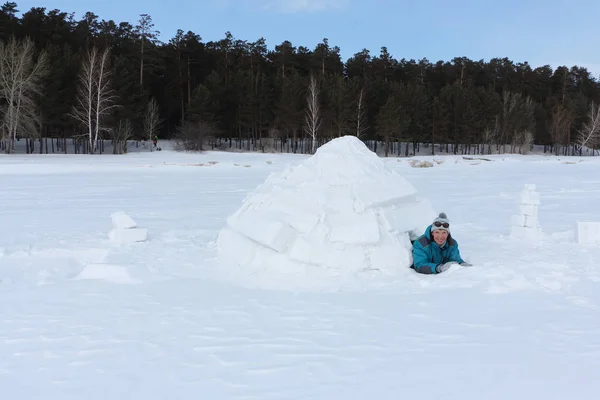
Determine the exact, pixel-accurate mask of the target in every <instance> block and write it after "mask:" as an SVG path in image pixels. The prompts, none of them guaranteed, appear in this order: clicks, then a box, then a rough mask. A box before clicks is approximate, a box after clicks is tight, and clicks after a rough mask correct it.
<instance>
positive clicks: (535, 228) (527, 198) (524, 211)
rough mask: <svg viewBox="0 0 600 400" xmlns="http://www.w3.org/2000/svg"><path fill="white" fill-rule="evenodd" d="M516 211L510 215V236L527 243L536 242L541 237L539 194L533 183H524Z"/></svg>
mask: <svg viewBox="0 0 600 400" xmlns="http://www.w3.org/2000/svg"><path fill="white" fill-rule="evenodd" d="M517 203H518V212H517V213H516V214H514V215H512V216H511V218H510V225H511V236H512V237H513V238H515V239H517V240H522V241H524V242H528V243H537V242H539V240H540V239H541V229H540V226H539V221H538V205H539V204H540V195H539V193H537V192H536V191H535V185H534V184H526V185H525V187H524V189H523V191H522V192H521V194H520V196H519V199H518V202H517Z"/></svg>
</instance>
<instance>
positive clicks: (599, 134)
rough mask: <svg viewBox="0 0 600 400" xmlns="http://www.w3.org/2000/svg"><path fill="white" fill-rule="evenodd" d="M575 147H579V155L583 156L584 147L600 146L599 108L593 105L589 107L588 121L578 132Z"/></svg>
mask: <svg viewBox="0 0 600 400" xmlns="http://www.w3.org/2000/svg"><path fill="white" fill-rule="evenodd" d="M577 145H578V146H579V155H582V154H583V148H584V147H585V146H587V147H591V148H595V147H596V146H598V145H600V107H599V106H597V105H595V104H594V103H592V104H591V105H590V111H589V113H588V119H587V121H586V122H585V123H584V124H583V126H582V128H581V130H580V131H579V138H578V140H577ZM593 154H594V152H593V151H592V155H593Z"/></svg>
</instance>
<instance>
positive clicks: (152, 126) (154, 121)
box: [144, 98, 161, 151]
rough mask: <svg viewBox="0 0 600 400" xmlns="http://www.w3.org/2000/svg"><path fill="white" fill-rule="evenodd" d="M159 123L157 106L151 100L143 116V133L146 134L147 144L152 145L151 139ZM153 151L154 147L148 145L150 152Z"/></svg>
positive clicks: (154, 101) (154, 100)
mask: <svg viewBox="0 0 600 400" xmlns="http://www.w3.org/2000/svg"><path fill="white" fill-rule="evenodd" d="M160 122H161V121H160V115H159V109H158V104H157V103H156V99H154V98H152V99H150V101H149V102H148V107H147V108H146V114H145V116H144V132H145V133H146V136H147V138H148V141H149V143H152V139H153V138H154V136H155V135H156V132H157V131H158V128H159V126H160ZM153 150H154V146H152V145H150V151H153Z"/></svg>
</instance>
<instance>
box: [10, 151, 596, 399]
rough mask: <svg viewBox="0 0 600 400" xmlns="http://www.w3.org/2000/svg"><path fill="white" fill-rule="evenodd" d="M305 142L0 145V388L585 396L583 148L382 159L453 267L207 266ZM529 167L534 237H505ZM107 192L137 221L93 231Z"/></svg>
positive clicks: (591, 317)
mask: <svg viewBox="0 0 600 400" xmlns="http://www.w3.org/2000/svg"><path fill="white" fill-rule="evenodd" d="M307 158H308V157H306V156H294V155H273V154H231V153H211V152H209V153H205V154H201V155H198V154H178V153H173V152H168V151H162V152H156V153H146V154H143V153H140V154H135V155H134V154H131V155H122V156H112V155H102V156H89V155H81V156H79V155H67V156H64V155H56V156H52V155H47V156H46V155H44V156H40V155H28V156H27V155H23V156H17V155H13V156H4V155H2V156H0V179H2V186H1V189H0V193H1V195H2V208H1V210H0V222H1V224H2V225H1V226H2V230H1V231H0V282H1V283H0V310H1V311H0V317H1V322H0V327H1V329H0V393H2V398H3V399H4V398H6V399H45V400H59V399H60V400H70V399H140V400H142V399H143V400H149V399H198V398H203V399H278V400H283V399H365V398H373V399H398V398H412V399H440V398H443V399H460V400H470V399H477V400H479V399H527V400H530V399H532V398H539V399H545V400H551V399H566V398H569V399H571V398H572V399H591V398H596V397H597V395H598V392H599V391H600V381H599V380H598V379H597V377H598V371H600V323H599V322H598V321H600V312H599V304H600V301H599V300H600V290H599V289H600V262H599V261H598V251H599V249H600V248H599V247H598V245H579V244H577V243H576V230H577V224H576V221H597V215H598V213H597V207H598V203H599V201H600V177H599V175H598V170H599V169H600V159H596V158H588V157H583V158H580V157H572V158H566V157H560V158H556V157H542V156H510V157H509V156H492V157H486V158H490V159H491V160H492V161H480V160H465V159H462V157H454V156H444V157H441V156H436V157H420V158H418V159H419V160H423V161H430V162H431V163H432V165H433V167H432V168H412V167H411V165H410V164H409V160H410V159H394V158H390V159H386V160H384V162H385V164H386V165H387V166H388V168H390V169H391V170H393V171H396V172H398V173H399V174H400V175H401V176H403V177H405V178H406V179H407V180H408V181H409V182H410V183H411V185H413V186H414V188H415V189H416V191H417V192H418V193H419V194H420V195H422V196H423V197H425V198H427V199H430V200H431V202H432V205H433V207H434V208H435V209H436V210H439V211H445V212H446V213H447V214H448V217H449V218H450V220H451V222H452V233H453V236H454V237H455V238H456V239H457V240H458V241H459V244H460V246H461V250H462V253H463V256H464V258H465V259H466V260H467V261H470V262H472V263H473V264H475V265H474V266H473V267H472V268H456V269H451V270H449V271H448V272H446V273H444V274H439V275H418V274H416V273H407V274H406V275H402V276H398V277H395V278H394V277H390V278H389V279H385V280H373V281H369V280H368V279H367V278H365V280H364V282H363V285H362V286H361V287H357V286H355V287H352V288H348V287H346V286H344V285H343V284H341V282H338V283H339V284H340V287H339V289H340V290H339V291H337V292H336V291H335V283H332V284H331V285H330V286H329V287H327V289H328V290H327V291H323V292H316V291H314V290H310V289H311V288H310V287H307V283H308V282H310V281H309V280H308V278H309V277H307V276H305V277H304V279H302V281H303V282H299V285H298V287H297V288H296V289H294V290H292V289H291V287H290V284H289V283H287V288H286V287H285V286H284V287H282V289H281V290H265V289H258V288H251V287H243V286H244V281H243V278H238V279H233V277H230V276H223V275H221V274H220V271H221V270H220V269H219V265H218V263H216V262H215V260H217V259H218V257H217V256H218V247H217V237H218V235H219V232H220V231H221V229H222V228H223V226H224V225H225V224H226V221H227V218H228V216H230V215H232V214H233V213H235V211H236V210H238V209H239V208H240V205H241V204H243V202H244V199H245V198H246V197H247V196H248V195H249V194H250V193H251V192H252V191H254V190H255V189H256V187H257V186H259V185H261V184H263V183H264V182H265V181H266V179H267V177H268V176H269V175H270V174H271V173H279V172H280V171H282V170H285V169H286V168H287V167H293V166H297V165H301V164H302V163H303V162H305V161H306V160H307ZM530 183H533V184H536V189H537V192H539V193H540V200H541V201H540V205H539V208H538V218H539V222H540V224H541V226H543V228H544V229H543V233H542V237H541V240H540V243H539V244H538V245H537V247H536V248H535V249H534V248H532V247H531V246H530V245H529V244H527V243H526V242H523V241H519V240H516V239H514V238H511V237H510V216H511V215H512V214H513V213H514V212H515V209H516V207H517V204H518V202H519V200H520V195H521V191H522V188H523V185H524V184H530ZM116 211H124V212H126V213H127V214H128V215H130V216H131V217H132V218H133V219H134V220H135V221H136V222H137V223H139V225H140V226H143V227H144V228H147V229H148V231H149V237H148V240H147V241H145V242H139V243H131V244H125V245H122V244H117V243H113V242H111V241H110V240H109V238H108V237H107V232H108V231H109V230H110V229H111V228H112V223H111V218H110V215H111V213H113V212H116ZM424 228H425V227H423V229H424ZM290 279H296V278H290ZM299 280H300V279H299ZM313 282H314V280H313ZM332 282H335V281H333V280H332ZM272 286H275V285H272ZM303 286H304V287H305V289H304V290H303V289H301V288H302V287H303ZM350 289H351V290H350Z"/></svg>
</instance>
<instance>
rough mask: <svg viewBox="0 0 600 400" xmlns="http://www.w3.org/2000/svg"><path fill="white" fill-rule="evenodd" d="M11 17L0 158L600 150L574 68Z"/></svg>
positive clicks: (48, 15)
mask: <svg viewBox="0 0 600 400" xmlns="http://www.w3.org/2000/svg"><path fill="white" fill-rule="evenodd" d="M19 13H20V11H19V10H18V6H17V4H16V3H13V2H8V3H5V4H4V5H3V6H2V7H1V8H0V57H1V60H0V102H1V106H2V138H3V141H2V148H3V150H5V151H6V152H11V151H12V149H14V142H15V140H18V139H20V138H24V140H26V141H27V143H28V145H27V149H32V150H33V148H34V142H35V143H37V141H39V143H40V149H41V144H42V143H43V139H44V138H48V137H50V138H54V139H55V140H58V139H62V140H64V143H66V140H67V138H69V139H70V140H74V141H76V142H77V141H79V142H80V143H81V145H82V146H83V151H84V152H89V153H95V152H99V151H100V152H101V151H103V148H102V147H98V146H97V143H99V140H101V139H110V140H112V142H113V144H114V146H113V149H114V150H113V151H114V152H115V153H120V152H123V151H126V143H127V141H128V140H152V139H153V138H155V137H156V136H157V137H159V138H161V139H177V141H178V143H179V144H180V145H181V146H183V148H186V149H191V150H201V149H203V148H207V146H210V148H214V147H215V146H218V145H219V146H221V147H223V146H224V147H227V146H231V147H233V146H242V143H244V144H248V143H251V144H252V148H253V149H259V150H260V149H263V150H264V149H265V148H266V147H267V146H270V147H272V148H279V149H281V150H282V151H284V149H287V150H286V151H300V149H304V150H303V151H305V150H306V149H307V148H308V149H310V150H308V151H314V149H315V148H316V147H317V146H318V144H319V143H322V142H324V141H326V140H328V139H330V138H333V137H338V136H341V135H347V134H351V135H356V136H358V137H360V138H361V139H364V140H370V141H373V140H376V141H381V142H382V143H383V146H384V147H385V149H386V150H385V154H387V149H393V148H398V146H397V144H398V143H400V142H401V143H405V144H407V145H405V146H403V147H402V148H403V149H404V153H405V154H406V155H408V154H411V153H413V152H414V151H416V150H417V149H418V147H419V145H420V144H425V145H429V144H431V146H428V147H431V149H432V151H433V149H434V148H438V149H439V148H440V146H439V145H440V144H441V145H442V147H441V148H445V149H446V150H447V151H451V152H454V153H457V152H460V151H463V152H467V151H468V152H469V153H471V152H474V151H475V152H479V153H492V152H498V151H500V152H521V153H525V152H527V151H528V150H529V149H530V148H531V146H532V144H534V143H535V144H538V145H543V146H544V148H545V149H547V151H552V152H554V153H556V154H580V152H581V151H582V149H585V148H591V149H595V148H598V147H599V146H600V112H599V109H598V107H597V104H598V103H599V102H600V83H599V82H598V81H596V79H594V78H593V77H592V76H591V74H590V72H589V71H587V70H586V69H585V68H582V67H579V66H572V67H566V66H562V67H558V68H556V69H555V70H553V69H552V68H551V67H550V66H543V67H539V68H532V67H531V66H530V65H528V64H527V63H526V62H522V63H521V62H519V63H515V62H513V61H511V60H509V59H507V58H494V59H491V60H490V61H489V62H484V61H483V60H479V61H477V60H470V59H468V58H465V57H459V58H454V59H452V60H450V61H437V62H431V61H429V60H427V59H422V60H406V59H395V58H393V57H392V56H391V55H390V54H389V53H388V51H387V49H386V48H385V47H382V48H381V50H380V52H379V54H377V55H372V54H371V53H370V51H369V50H367V49H364V50H363V51H361V52H360V53H357V54H355V55H354V56H352V57H350V58H349V59H347V60H345V61H344V60H342V58H341V56H340V49H339V48H338V47H336V46H332V45H330V44H329V43H328V41H327V39H323V41H322V42H321V43H318V44H317V45H316V46H315V47H314V48H313V49H309V48H307V47H304V46H295V45H294V44H292V43H290V42H288V41H284V42H283V43H281V44H279V45H276V46H275V47H274V49H272V50H269V49H268V48H267V44H266V40H265V39H264V38H257V39H256V40H254V41H249V40H243V39H236V38H234V37H233V35H232V34H231V33H229V32H227V33H226V34H225V37H224V38H223V39H221V40H218V41H211V42H206V43H205V42H203V41H202V38H201V37H200V36H199V35H198V34H196V33H194V32H183V31H182V30H179V31H177V32H176V33H175V35H174V36H173V37H172V38H171V39H170V40H168V41H167V42H164V43H163V42H161V41H159V40H158V35H159V32H158V31H157V30H156V29H155V28H154V24H153V22H152V17H151V16H149V15H146V14H141V15H140V18H139V20H138V21H135V22H115V21H105V20H101V19H100V18H99V17H98V16H96V15H94V14H93V13H91V12H88V13H87V14H85V16H84V17H83V18H82V19H80V20H77V19H75V18H74V16H73V14H71V13H68V12H63V11H60V10H47V9H45V8H41V7H39V8H32V9H31V10H29V11H27V12H24V13H23V14H22V15H21V16H20V17H19V16H18V14H19ZM307 142H308V143H310V144H309V145H308V147H307V146H306V143H307ZM29 143H31V144H29ZM46 143H47V141H46ZM392 144H395V145H396V146H395V147H393V146H392ZM433 144H437V145H438V146H433ZM46 148H47V145H46ZM62 148H66V147H65V146H63V147H62ZM465 149H468V150H465ZM474 149H475V150H474Z"/></svg>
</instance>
